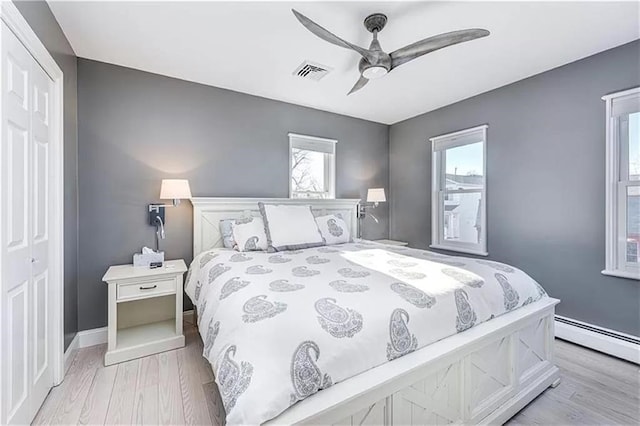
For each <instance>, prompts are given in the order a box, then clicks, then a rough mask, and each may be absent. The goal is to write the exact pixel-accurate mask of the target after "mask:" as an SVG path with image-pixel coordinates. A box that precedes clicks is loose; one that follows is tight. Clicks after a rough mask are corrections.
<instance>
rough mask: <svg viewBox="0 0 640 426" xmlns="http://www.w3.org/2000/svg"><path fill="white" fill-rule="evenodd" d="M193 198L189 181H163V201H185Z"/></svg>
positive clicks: (161, 189)
mask: <svg viewBox="0 0 640 426" xmlns="http://www.w3.org/2000/svg"><path fill="white" fill-rule="evenodd" d="M187 198H191V188H189V181H188V180H187V179H162V185H161V186H160V199H161V200H183V199H187Z"/></svg>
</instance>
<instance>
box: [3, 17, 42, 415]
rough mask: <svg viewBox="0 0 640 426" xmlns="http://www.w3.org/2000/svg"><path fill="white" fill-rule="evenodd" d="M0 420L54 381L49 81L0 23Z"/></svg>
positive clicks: (26, 407)
mask: <svg viewBox="0 0 640 426" xmlns="http://www.w3.org/2000/svg"><path fill="white" fill-rule="evenodd" d="M0 31H1V33H0V35H1V37H0V38H1V44H0V47H1V53H2V54H1V58H2V70H1V72H0V86H1V88H0V101H1V105H0V112H1V113H2V116H1V122H0V131H1V132H2V137H1V138H0V207H1V208H0V261H1V262H2V264H1V265H0V291H2V298H1V300H0V301H1V303H2V306H0V314H1V315H2V317H1V325H2V327H1V330H0V333H1V336H2V342H1V343H2V344H1V345H0V346H1V347H2V354H1V357H2V365H1V368H2V381H1V382H0V386H1V387H2V389H1V392H0V393H1V394H2V398H1V401H0V403H1V404H2V406H1V407H2V410H1V414H2V416H1V418H0V424H27V423H30V422H31V420H33V417H34V415H35V413H36V412H37V410H38V408H39V407H40V405H41V404H42V402H43V401H44V399H45V397H46V395H47V393H48V392H49V389H50V388H51V386H52V384H53V368H52V365H51V358H52V354H51V350H52V348H53V346H52V340H51V339H52V337H53V336H52V331H53V330H52V323H51V319H50V315H51V311H52V309H51V307H52V305H51V304H52V301H51V288H50V283H51V277H50V268H49V245H50V244H49V227H50V224H49V213H50V211H51V207H50V203H51V196H50V190H51V185H50V180H51V179H52V178H53V177H52V176H50V172H51V170H52V167H51V153H52V150H51V148H50V146H49V144H50V141H51V140H52V138H51V128H50V117H51V108H52V105H51V97H52V93H53V92H52V88H53V82H52V81H51V79H50V78H49V77H48V76H47V74H46V73H45V72H44V70H43V69H42V68H41V67H40V65H39V64H38V63H37V61H36V60H35V59H34V58H33V57H32V56H31V55H30V54H29V52H28V51H27V49H26V48H25V47H24V46H23V45H22V43H21V42H20V41H19V40H18V39H17V38H16V36H15V35H14V34H13V33H12V32H11V31H10V30H9V29H8V28H7V27H6V24H4V23H2V24H1V30H0Z"/></svg>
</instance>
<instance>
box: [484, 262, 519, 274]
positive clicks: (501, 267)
mask: <svg viewBox="0 0 640 426" xmlns="http://www.w3.org/2000/svg"><path fill="white" fill-rule="evenodd" d="M476 262H478V263H479V264H481V265H486V266H489V267H491V268H493V269H495V270H498V271H500V272H506V273H507V274H512V273H514V272H515V271H516V270H515V269H513V268H512V267H511V266H509V265H505V264H504V263H498V262H491V261H488V260H476Z"/></svg>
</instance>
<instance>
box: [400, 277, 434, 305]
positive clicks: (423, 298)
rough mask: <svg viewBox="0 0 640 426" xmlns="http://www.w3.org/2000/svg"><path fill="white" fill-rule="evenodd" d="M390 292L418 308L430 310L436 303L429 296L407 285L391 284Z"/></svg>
mask: <svg viewBox="0 0 640 426" xmlns="http://www.w3.org/2000/svg"><path fill="white" fill-rule="evenodd" d="M391 290H393V291H395V292H396V293H397V294H398V296H400V297H402V298H403V299H404V300H406V301H407V302H409V303H411V304H412V305H414V306H416V307H418V308H430V307H432V306H433V304H434V303H436V298H435V297H433V296H429V295H428V294H427V293H425V292H424V291H422V290H420V289H419V288H416V287H414V286H412V285H411V284H407V283H400V282H398V283H393V284H391Z"/></svg>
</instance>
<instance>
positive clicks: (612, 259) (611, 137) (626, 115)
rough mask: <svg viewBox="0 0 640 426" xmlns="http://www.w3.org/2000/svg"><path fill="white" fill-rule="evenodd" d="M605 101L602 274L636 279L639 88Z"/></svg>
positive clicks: (639, 255)
mask: <svg viewBox="0 0 640 426" xmlns="http://www.w3.org/2000/svg"><path fill="white" fill-rule="evenodd" d="M602 99H603V100H604V101H605V102H606V114H607V115H606V120H607V121H606V128H607V131H606V132H607V133H606V144H607V146H606V178H607V183H606V259H605V270H604V271H602V273H603V274H606V275H614V276H618V277H625V278H634V279H640V87H638V88H635V89H631V90H626V91H624V92H619V93H614V94H612V95H607V96H604V97H603V98H602Z"/></svg>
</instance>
